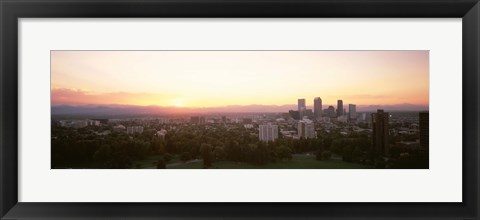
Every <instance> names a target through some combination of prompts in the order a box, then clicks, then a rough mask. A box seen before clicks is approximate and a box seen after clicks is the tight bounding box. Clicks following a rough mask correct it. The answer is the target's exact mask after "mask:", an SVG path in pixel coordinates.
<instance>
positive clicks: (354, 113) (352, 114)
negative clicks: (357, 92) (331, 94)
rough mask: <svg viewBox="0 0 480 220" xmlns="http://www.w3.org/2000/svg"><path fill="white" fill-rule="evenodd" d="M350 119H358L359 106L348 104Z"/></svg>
mask: <svg viewBox="0 0 480 220" xmlns="http://www.w3.org/2000/svg"><path fill="white" fill-rule="evenodd" d="M348 120H350V121H356V120H357V106H356V105H354V104H349V105H348Z"/></svg>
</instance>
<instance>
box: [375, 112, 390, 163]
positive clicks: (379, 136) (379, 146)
mask: <svg viewBox="0 0 480 220" xmlns="http://www.w3.org/2000/svg"><path fill="white" fill-rule="evenodd" d="M389 117H390V115H389V114H388V112H384V111H383V110H382V109H378V110H377V112H376V113H372V129H373V135H372V138H373V148H374V149H373V150H374V152H375V153H376V154H378V155H382V156H385V155H388V150H389V142H388V141H389V137H388V136H389V134H388V123H389V120H388V119H389Z"/></svg>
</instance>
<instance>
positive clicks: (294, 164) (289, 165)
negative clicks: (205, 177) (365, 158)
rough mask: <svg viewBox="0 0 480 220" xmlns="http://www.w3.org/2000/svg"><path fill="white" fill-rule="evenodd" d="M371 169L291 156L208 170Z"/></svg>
mask: <svg viewBox="0 0 480 220" xmlns="http://www.w3.org/2000/svg"><path fill="white" fill-rule="evenodd" d="M202 167H203V164H202V162H197V163H180V164H177V165H175V166H169V167H168V169H201V168H202ZM369 168H371V167H368V166H365V165H362V164H356V163H347V162H344V161H342V160H327V161H318V160H315V156H313V155H293V158H292V160H290V161H280V162H276V163H269V164H266V165H262V166H255V165H251V164H247V163H237V162H232V161H220V162H215V163H213V166H212V167H210V169H369Z"/></svg>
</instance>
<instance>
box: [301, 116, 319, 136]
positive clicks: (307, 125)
mask: <svg viewBox="0 0 480 220" xmlns="http://www.w3.org/2000/svg"><path fill="white" fill-rule="evenodd" d="M298 137H303V138H305V139H308V138H315V126H314V124H313V122H312V121H311V120H308V119H304V120H300V121H299V122H298Z"/></svg>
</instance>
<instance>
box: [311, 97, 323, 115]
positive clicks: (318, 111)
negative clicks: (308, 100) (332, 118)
mask: <svg viewBox="0 0 480 220" xmlns="http://www.w3.org/2000/svg"><path fill="white" fill-rule="evenodd" d="M313 113H314V115H315V118H318V117H321V116H322V99H321V98H320V97H316V98H314V99H313Z"/></svg>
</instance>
